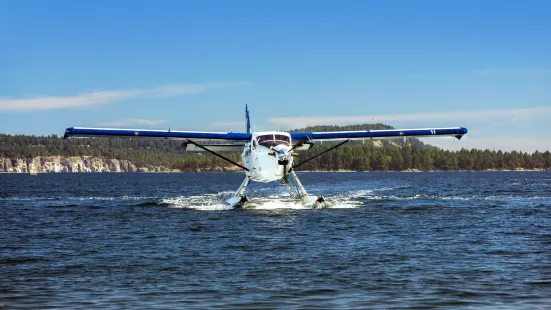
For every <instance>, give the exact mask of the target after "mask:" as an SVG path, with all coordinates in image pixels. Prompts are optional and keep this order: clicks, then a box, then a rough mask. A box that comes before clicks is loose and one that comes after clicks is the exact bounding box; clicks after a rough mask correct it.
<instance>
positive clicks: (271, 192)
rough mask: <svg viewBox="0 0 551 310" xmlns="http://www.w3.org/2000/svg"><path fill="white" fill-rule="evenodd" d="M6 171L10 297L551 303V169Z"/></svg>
mask: <svg viewBox="0 0 551 310" xmlns="http://www.w3.org/2000/svg"><path fill="white" fill-rule="evenodd" d="M243 177H244V176H243V174H237V173H204V174H202V173H198V174H184V173H182V174H115V173H113V174H40V175H37V176H29V175H8V174H0V308H6V309H13V308H15V309H16V308H32V309H39V308H71V309H74V308H81V309H92V308H105V307H111V308H132V309H140V308H141V309H149V308H238V309H247V308H250V309H258V308H284V309H292V308H300V309H303V308H316V309H319V308H346V309H352V308H408V307H446V306H452V307H459V308H477V309H478V308H504V309H521V308H523V309H533V308H551V173H547V172H490V173H300V174H299V177H300V178H301V181H302V183H303V184H304V185H305V186H306V188H307V190H308V191H309V192H310V193H311V194H314V195H323V196H325V197H326V198H327V199H328V200H329V201H331V203H332V206H331V207H330V208H326V209H315V210H312V209H305V208H302V207H301V205H300V204H294V203H288V202H285V199H287V198H288V195H286V194H285V192H284V190H283V188H282V187H281V186H280V185H278V184H276V183H274V184H257V183H256V184H252V185H251V186H250V189H249V192H248V195H249V196H250V197H252V198H255V197H256V198H262V197H269V198H270V199H271V201H270V202H269V203H264V204H263V205H261V206H259V207H258V208H255V209H247V210H231V209H229V208H228V207H226V206H225V205H224V204H223V203H222V202H223V200H224V199H226V198H229V197H230V196H231V193H232V192H233V191H234V190H236V189H237V187H238V186H239V184H240V183H241V181H242V179H243Z"/></svg>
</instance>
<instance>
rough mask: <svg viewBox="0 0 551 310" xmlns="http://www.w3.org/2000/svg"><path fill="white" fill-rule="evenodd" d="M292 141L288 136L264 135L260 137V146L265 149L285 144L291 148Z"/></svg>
mask: <svg viewBox="0 0 551 310" xmlns="http://www.w3.org/2000/svg"><path fill="white" fill-rule="evenodd" d="M290 142H291V139H290V138H289V136H286V135H271V134H270V135H263V136H259V137H258V144H260V145H263V146H265V147H268V148H269V147H272V146H276V145H279V144H284V145H287V146H289V144H290Z"/></svg>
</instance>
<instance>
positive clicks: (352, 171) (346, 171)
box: [0, 169, 551, 175]
mask: <svg viewBox="0 0 551 310" xmlns="http://www.w3.org/2000/svg"><path fill="white" fill-rule="evenodd" d="M241 172H242V171H209V170H196V171H148V172H140V171H134V172H132V171H120V172H37V173H32V174H31V173H28V172H5V171H0V174H28V175H37V174H73V173H86V174H87V173H94V174H109V173H117V174H118V173H133V174H171V173H241ZM296 172H298V173H303V172H306V173H387V172H388V173H423V172H431V173H438V172H551V170H546V169H518V170H506V169H504V170H497V169H487V170H427V171H423V170H412V169H410V170H401V171H354V170H336V171H327V170H297V171H296Z"/></svg>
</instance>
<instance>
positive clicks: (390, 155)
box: [0, 124, 551, 171]
mask: <svg viewBox="0 0 551 310" xmlns="http://www.w3.org/2000/svg"><path fill="white" fill-rule="evenodd" d="M366 129H369V130H376V129H392V127H390V126H387V125H384V124H362V125H350V126H312V127H306V128H301V129H296V130H293V131H340V130H366ZM333 145H335V143H324V144H321V145H316V146H314V147H312V148H311V149H310V150H308V151H306V152H300V153H299V157H298V158H295V163H297V162H301V161H304V160H306V159H307V158H310V157H312V156H314V155H315V154H318V153H320V152H322V151H324V150H327V149H328V148H330V147H331V146H333ZM225 155H226V156H227V157H228V158H230V159H231V160H233V161H236V162H241V155H240V154H237V153H230V154H225ZM0 156H2V157H7V158H33V157H36V156H95V157H104V158H111V159H118V160H128V161H130V162H133V163H134V164H135V165H136V166H137V167H151V166H163V167H166V168H171V169H177V170H192V169H193V170H197V169H207V170H212V169H214V168H215V167H219V168H226V167H231V166H232V165H231V164H229V163H227V162H226V161H224V160H222V159H220V158H218V157H216V156H213V155H210V154H204V153H188V152H185V151H184V150H183V148H182V147H181V141H180V142H178V141H173V140H147V139H116V138H113V139H103V138H95V139H80V138H76V139H62V138H60V137H58V136H56V135H50V136H31V135H5V134H0ZM408 169H414V170H420V171H433V170H442V171H457V170H489V169H495V170H516V169H545V170H550V169H551V153H550V152H549V151H546V152H537V151H536V152H534V153H532V154H529V153H525V152H517V151H512V152H503V151H493V150H480V149H471V150H467V149H461V150H459V151H448V150H442V149H439V148H436V147H434V146H430V145H426V144H424V143H423V142H421V141H419V140H418V139H414V138H408V139H407V140H405V141H404V140H403V139H392V140H379V141H376V142H373V141H365V142H362V141H353V142H349V143H347V144H345V145H344V146H341V147H339V148H337V149H336V150H333V151H330V152H328V153H326V154H324V155H322V156H319V157H317V158H315V159H313V160H311V161H309V162H307V163H306V164H304V165H302V166H301V167H300V169H298V170H315V171H338V170H353V171H402V170H408Z"/></svg>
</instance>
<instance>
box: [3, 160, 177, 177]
mask: <svg viewBox="0 0 551 310" xmlns="http://www.w3.org/2000/svg"><path fill="white" fill-rule="evenodd" d="M167 170H168V169H166V168H165V167H136V165H134V164H133V163H131V162H129V161H127V160H117V159H107V158H103V157H92V156H76V157H65V156H37V157H34V158H3V157H0V173H2V172H12V173H31V172H32V173H34V172H36V173H44V172H162V171H167Z"/></svg>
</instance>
